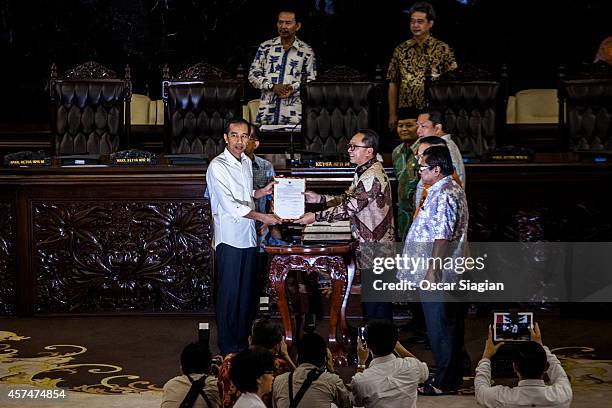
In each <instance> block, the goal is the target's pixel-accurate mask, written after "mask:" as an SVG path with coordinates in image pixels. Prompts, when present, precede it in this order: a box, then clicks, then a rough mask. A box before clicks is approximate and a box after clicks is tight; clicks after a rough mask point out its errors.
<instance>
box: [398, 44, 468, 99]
mask: <svg viewBox="0 0 612 408" xmlns="http://www.w3.org/2000/svg"><path fill="white" fill-rule="evenodd" d="M427 67H430V68H431V74H432V77H433V78H436V77H437V76H439V75H442V74H444V73H445V72H448V71H451V70H453V69H456V68H457V62H456V61H455V54H454V53H453V50H452V49H451V48H450V47H449V46H448V44H446V43H445V42H443V41H440V40H438V39H436V38H434V37H431V36H430V37H429V38H428V39H427V40H425V41H424V42H423V43H422V44H419V43H418V42H417V41H416V40H415V39H414V38H411V39H409V40H407V41H404V42H403V43H401V44H400V45H398V46H397V47H396V48H395V51H393V56H392V57H391V62H390V63H389V69H388V70H387V81H389V82H394V83H396V84H399V101H398V106H399V107H405V106H412V107H415V108H419V109H421V108H423V107H424V105H425V91H424V89H425V69H426V68H427Z"/></svg>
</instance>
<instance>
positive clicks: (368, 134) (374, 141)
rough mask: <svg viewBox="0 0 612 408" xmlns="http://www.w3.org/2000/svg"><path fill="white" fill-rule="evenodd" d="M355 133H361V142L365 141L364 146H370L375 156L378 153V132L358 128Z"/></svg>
mask: <svg viewBox="0 0 612 408" xmlns="http://www.w3.org/2000/svg"><path fill="white" fill-rule="evenodd" d="M357 133H361V134H362V135H363V139H362V142H363V143H365V145H366V146H368V147H371V148H372V150H373V153H372V154H373V155H374V156H376V153H378V147H379V144H380V142H379V140H380V138H379V137H378V133H376V132H375V131H373V130H372V129H365V128H364V129H359V130H357Z"/></svg>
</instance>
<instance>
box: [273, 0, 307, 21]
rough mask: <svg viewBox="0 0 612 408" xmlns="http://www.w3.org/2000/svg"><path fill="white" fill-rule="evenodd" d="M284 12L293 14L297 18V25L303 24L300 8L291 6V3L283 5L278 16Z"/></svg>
mask: <svg viewBox="0 0 612 408" xmlns="http://www.w3.org/2000/svg"><path fill="white" fill-rule="evenodd" d="M283 12H285V13H293V15H294V16H295V23H296V24H297V23H301V22H302V13H301V11H300V10H299V7H297V6H296V5H294V4H291V3H289V4H287V3H285V4H282V5H281V6H280V7H279V8H278V13H277V15H278V14H280V13H283Z"/></svg>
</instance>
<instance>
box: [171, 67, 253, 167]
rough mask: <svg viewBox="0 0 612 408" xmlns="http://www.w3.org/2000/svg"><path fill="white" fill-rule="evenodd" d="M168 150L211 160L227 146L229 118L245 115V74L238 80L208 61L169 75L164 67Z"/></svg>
mask: <svg viewBox="0 0 612 408" xmlns="http://www.w3.org/2000/svg"><path fill="white" fill-rule="evenodd" d="M162 88H163V89H162V99H163V100H164V105H165V122H164V123H165V125H166V130H165V132H166V138H165V150H166V152H167V153H170V154H194V153H196V154H202V155H204V156H205V157H207V158H209V159H212V158H213V157H214V156H216V155H218V154H219V153H221V152H222V151H223V149H224V148H225V141H224V139H223V133H224V131H225V125H226V123H227V121H228V120H229V119H231V118H234V117H242V105H243V103H244V73H243V72H242V67H240V66H239V67H238V72H237V75H236V79H232V77H231V76H230V74H229V73H227V72H225V71H222V70H220V69H218V68H216V67H214V66H212V65H209V64H206V63H198V64H196V65H194V66H191V67H189V68H187V69H185V70H183V71H180V72H179V73H177V74H176V75H175V76H174V77H171V76H170V70H169V68H168V66H167V65H166V66H164V72H163V82H162Z"/></svg>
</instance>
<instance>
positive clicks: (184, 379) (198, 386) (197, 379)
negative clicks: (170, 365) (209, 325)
mask: <svg viewBox="0 0 612 408" xmlns="http://www.w3.org/2000/svg"><path fill="white" fill-rule="evenodd" d="M210 358H211V354H210V350H209V349H208V346H207V345H204V344H200V343H191V344H188V345H187V346H185V348H184V349H183V352H182V353H181V371H182V372H183V375H180V376H178V377H174V378H173V379H171V380H170V381H168V382H167V383H166V384H165V385H164V394H163V397H162V403H161V408H178V407H181V408H188V407H194V408H217V407H220V406H221V401H220V400H219V391H218V389H217V378H216V377H214V376H212V375H207V373H208V372H209V371H210Z"/></svg>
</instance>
